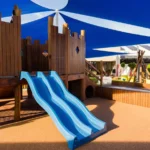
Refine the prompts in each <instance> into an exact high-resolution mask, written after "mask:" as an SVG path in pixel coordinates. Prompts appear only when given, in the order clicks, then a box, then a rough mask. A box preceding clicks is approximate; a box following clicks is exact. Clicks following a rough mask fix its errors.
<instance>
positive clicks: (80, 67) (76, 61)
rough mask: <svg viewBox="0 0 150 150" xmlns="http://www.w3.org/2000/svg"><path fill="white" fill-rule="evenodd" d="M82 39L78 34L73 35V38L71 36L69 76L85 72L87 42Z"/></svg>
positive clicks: (69, 43)
mask: <svg viewBox="0 0 150 150" xmlns="http://www.w3.org/2000/svg"><path fill="white" fill-rule="evenodd" d="M80 37H81V36H79V35H78V33H73V34H72V36H69V42H68V45H69V46H68V74H80V73H84V72H85V40H84V38H80ZM77 49H78V51H77Z"/></svg>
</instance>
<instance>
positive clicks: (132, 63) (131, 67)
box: [128, 62, 136, 70]
mask: <svg viewBox="0 0 150 150" xmlns="http://www.w3.org/2000/svg"><path fill="white" fill-rule="evenodd" d="M128 66H129V67H130V69H131V70H133V69H134V68H135V67H136V63H135V62H131V63H129V64H128Z"/></svg>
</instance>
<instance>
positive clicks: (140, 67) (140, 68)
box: [139, 65, 142, 83]
mask: <svg viewBox="0 0 150 150" xmlns="http://www.w3.org/2000/svg"><path fill="white" fill-rule="evenodd" d="M139 72H140V73H139V82H140V83H142V66H141V65H140V66H139Z"/></svg>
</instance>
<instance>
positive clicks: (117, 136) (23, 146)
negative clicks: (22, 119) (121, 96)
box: [0, 98, 150, 150]
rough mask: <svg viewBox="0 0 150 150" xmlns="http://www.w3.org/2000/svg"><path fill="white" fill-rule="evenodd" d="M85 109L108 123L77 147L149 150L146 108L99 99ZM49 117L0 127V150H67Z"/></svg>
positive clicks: (149, 119)
mask: <svg viewBox="0 0 150 150" xmlns="http://www.w3.org/2000/svg"><path fill="white" fill-rule="evenodd" d="M86 105H87V107H88V109H89V110H90V111H91V112H92V113H93V114H95V115H96V116H97V117H98V118H100V119H102V120H104V121H106V122H107V124H108V132H107V133H106V134H104V135H102V136H100V137H98V138H97V139H96V140H94V141H92V142H91V143H88V144H86V145H84V146H82V147H80V148H78V149H79V150H150V117H149V115H150V109H149V108H145V107H140V106H134V105H130V104H124V103H120V102H114V101H109V100H102V99H99V98H94V99H88V100H87V101H86ZM67 149H68V148H67V144H66V141H65V139H64V138H63V136H62V135H61V134H60V133H59V131H58V130H57V128H56V127H55V125H54V123H53V122H52V120H51V119H50V117H48V116H47V117H44V118H40V119H37V120H32V121H29V122H26V123H23V124H19V125H17V126H12V127H8V128H4V129H0V150H67Z"/></svg>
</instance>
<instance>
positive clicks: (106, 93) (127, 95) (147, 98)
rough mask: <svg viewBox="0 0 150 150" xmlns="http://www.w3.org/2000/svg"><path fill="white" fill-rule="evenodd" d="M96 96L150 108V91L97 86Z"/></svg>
mask: <svg viewBox="0 0 150 150" xmlns="http://www.w3.org/2000/svg"><path fill="white" fill-rule="evenodd" d="M96 96H99V97H101V98H106V99H109V100H115V101H119V102H123V103H127V104H132V105H138V106H143V107H149V108H150V93H146V92H138V91H129V90H121V89H112V88H106V87H97V88H96Z"/></svg>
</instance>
